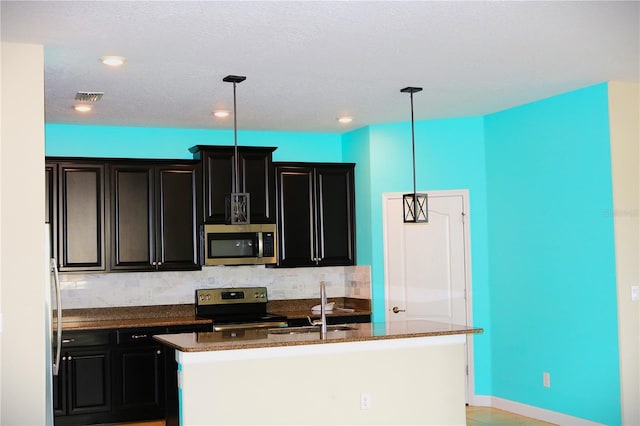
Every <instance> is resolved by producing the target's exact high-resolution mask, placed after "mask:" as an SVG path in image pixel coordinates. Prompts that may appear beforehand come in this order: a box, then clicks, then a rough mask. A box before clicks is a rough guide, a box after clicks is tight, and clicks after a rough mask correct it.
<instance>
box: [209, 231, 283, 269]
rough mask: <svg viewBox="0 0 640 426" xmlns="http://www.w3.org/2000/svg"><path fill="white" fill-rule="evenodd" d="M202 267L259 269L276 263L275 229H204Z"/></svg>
mask: <svg viewBox="0 0 640 426" xmlns="http://www.w3.org/2000/svg"><path fill="white" fill-rule="evenodd" d="M203 231H204V232H203V243H204V244H203V245H204V251H203V253H204V264H205V266H214V265H259V264H270V263H276V253H277V245H276V225H275V224H248V225H204V226H203Z"/></svg>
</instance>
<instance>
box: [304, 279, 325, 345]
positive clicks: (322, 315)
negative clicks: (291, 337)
mask: <svg viewBox="0 0 640 426" xmlns="http://www.w3.org/2000/svg"><path fill="white" fill-rule="evenodd" d="M326 309H327V287H326V285H325V283H324V281H320V320H315V321H311V318H309V317H307V318H308V319H309V322H310V323H311V325H313V326H318V325H319V326H320V338H321V339H324V338H325V336H326V335H327V312H326Z"/></svg>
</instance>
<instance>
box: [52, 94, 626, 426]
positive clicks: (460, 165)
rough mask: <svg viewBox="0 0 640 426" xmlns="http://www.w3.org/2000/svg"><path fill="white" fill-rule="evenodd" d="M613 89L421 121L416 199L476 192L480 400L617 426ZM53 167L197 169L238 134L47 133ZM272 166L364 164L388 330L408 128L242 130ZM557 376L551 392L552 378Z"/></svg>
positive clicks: (363, 232)
mask: <svg viewBox="0 0 640 426" xmlns="http://www.w3.org/2000/svg"><path fill="white" fill-rule="evenodd" d="M607 102H608V100H607V88H606V85H605V84H602V85H597V86H593V87H589V88H586V89H583V90H579V91H575V92H571V93H568V94H564V95H560V96H556V97H553V98H549V99H546V100H542V101H539V102H535V103H532V104H528V105H524V106H521V107H517V108H513V109H509V110H506V111H502V112H499V113H496V114H492V115H488V116H484V117H467V118H456V119H447V120H430V121H420V122H416V123H415V124H416V129H415V130H416V164H417V189H418V190H446V189H468V190H469V197H470V200H469V202H470V211H469V213H470V221H471V222H470V241H471V263H472V277H471V280H472V282H471V285H472V291H473V322H474V324H476V325H478V326H480V327H483V328H484V329H485V331H484V333H482V334H480V335H476V336H475V337H474V366H475V376H474V380H475V393H476V394H477V395H493V396H496V397H500V398H504V399H507V400H511V401H516V402H520V403H523V404H528V405H532V406H536V407H542V408H546V409H549V410H553V411H557V412H560V413H565V414H568V415H572V416H576V417H582V418H586V419H589V420H592V421H596V422H602V423H606V424H612V425H614V424H620V422H621V419H620V416H621V415H620V379H619V366H618V349H617V306H616V281H615V261H614V245H613V218H612V217H611V214H610V212H611V211H612V210H613V207H612V192H611V166H610V156H609V129H608V112H607V105H608V104H607ZM45 132H46V134H45V136H46V155H48V156H87V157H131V158H175V159H187V158H191V155H190V153H189V151H188V148H189V147H191V146H193V145H232V144H233V132H232V131H222V130H193V129H172V128H140V127H105V126H74V125H62V124H47V125H46V127H45ZM238 143H239V144H240V145H253V146H275V147H278V149H277V150H276V151H275V152H274V160H275V161H328V162H339V161H346V162H354V163H356V164H357V165H356V217H357V250H358V253H357V256H358V263H359V264H363V265H367V264H368V265H371V274H372V292H373V309H374V315H373V316H374V320H376V321H382V320H384V270H383V265H384V262H383V248H382V247H383V246H382V244H383V241H382V240H383V235H382V194H383V193H385V192H407V191H411V190H412V186H413V183H412V174H411V127H410V123H408V122H406V123H395V124H385V125H372V126H368V127H364V128H361V129H358V130H355V131H352V132H349V133H345V134H343V135H336V134H312V133H288V132H254V131H239V132H238ZM543 372H549V373H551V387H550V388H548V389H547V388H544V387H543V386H542V373H543Z"/></svg>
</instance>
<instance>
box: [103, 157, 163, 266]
mask: <svg viewBox="0 0 640 426" xmlns="http://www.w3.org/2000/svg"><path fill="white" fill-rule="evenodd" d="M152 191H153V169H152V168H151V167H147V166H124V165H123V166H112V167H111V211H112V212H111V232H112V239H111V241H112V245H111V268H112V269H126V270H136V269H141V270H144V269H155V268H154V266H153V264H152V263H153V261H154V259H153V257H154V254H153V252H152V251H153V238H154V232H153V226H154V225H153V204H152V203H153V198H152Z"/></svg>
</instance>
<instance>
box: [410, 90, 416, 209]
mask: <svg viewBox="0 0 640 426" xmlns="http://www.w3.org/2000/svg"><path fill="white" fill-rule="evenodd" d="M409 95H410V97H411V155H412V156H413V203H414V208H415V202H416V143H415V131H414V125H413V92H410V93H409Z"/></svg>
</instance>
